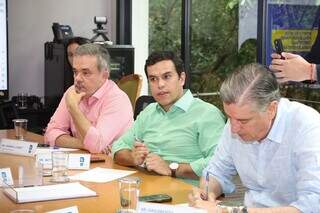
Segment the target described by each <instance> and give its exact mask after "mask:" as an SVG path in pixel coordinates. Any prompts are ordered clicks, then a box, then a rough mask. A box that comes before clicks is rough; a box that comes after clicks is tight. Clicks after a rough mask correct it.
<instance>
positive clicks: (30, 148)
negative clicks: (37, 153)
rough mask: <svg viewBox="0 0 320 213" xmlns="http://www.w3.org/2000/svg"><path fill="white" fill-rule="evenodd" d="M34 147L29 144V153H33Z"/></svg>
mask: <svg viewBox="0 0 320 213" xmlns="http://www.w3.org/2000/svg"><path fill="white" fill-rule="evenodd" d="M32 148H33V145H30V146H29V151H28V153H31V151H32Z"/></svg>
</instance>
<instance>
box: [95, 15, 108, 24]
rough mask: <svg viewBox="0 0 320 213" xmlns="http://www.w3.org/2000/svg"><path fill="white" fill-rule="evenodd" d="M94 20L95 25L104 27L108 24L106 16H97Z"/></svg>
mask: <svg viewBox="0 0 320 213" xmlns="http://www.w3.org/2000/svg"><path fill="white" fill-rule="evenodd" d="M93 20H94V23H95V24H100V25H102V24H107V23H108V20H107V17H105V16H95V17H94V19H93Z"/></svg>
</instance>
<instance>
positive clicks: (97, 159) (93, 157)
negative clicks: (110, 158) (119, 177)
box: [90, 156, 106, 163]
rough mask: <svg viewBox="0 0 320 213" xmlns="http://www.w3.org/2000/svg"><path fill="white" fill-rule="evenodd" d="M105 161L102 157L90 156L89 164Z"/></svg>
mask: <svg viewBox="0 0 320 213" xmlns="http://www.w3.org/2000/svg"><path fill="white" fill-rule="evenodd" d="M105 161H106V159H104V158H102V157H97V156H91V157H90V162H91V163H99V162H105Z"/></svg>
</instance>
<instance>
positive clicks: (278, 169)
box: [189, 64, 320, 213]
mask: <svg viewBox="0 0 320 213" xmlns="http://www.w3.org/2000/svg"><path fill="white" fill-rule="evenodd" d="M220 96H221V100H222V102H223V107H224V111H225V113H226V115H227V116H228V118H229V119H228V121H227V124H226V126H225V128H224V131H223V133H222V136H221V138H220V141H219V144H218V147H217V149H216V152H215V154H214V156H213V157H212V159H211V160H210V161H209V164H208V166H207V167H206V168H205V169H204V171H203V174H202V175H203V177H202V178H201V181H200V188H195V189H194V190H193V193H192V194H190V195H189V200H190V205H191V206H194V207H198V208H204V209H207V210H208V212H213V213H215V212H243V213H245V212H249V213H253V212H255V213H259V212H263V213H268V212H270V213H271V212H272V213H277V212H279V213H280V212H281V213H286V212H290V213H295V212H296V213H299V212H305V213H307V212H309V213H311V212H320V205H319V200H320V143H319V141H318V140H319V138H320V114H319V113H318V112H317V111H316V110H314V109H313V108H311V107H308V106H306V105H303V104H301V103H298V102H292V101H289V100H288V99H286V98H281V97H280V91H279V85H278V83H277V80H276V78H275V76H274V75H273V73H272V72H271V71H269V70H268V69H267V68H265V67H264V66H262V65H259V64H249V65H245V66H243V67H241V68H239V69H237V70H236V71H235V72H233V73H232V74H231V75H230V76H228V77H227V78H226V80H225V81H224V82H223V84H222V86H221V88H220ZM237 174H238V175H239V177H240V179H241V182H242V185H243V186H244V187H245V188H246V192H245V197H244V205H245V206H237V207H231V206H228V207H227V206H223V205H222V204H219V202H218V201H217V198H218V197H219V196H220V195H221V194H222V193H224V194H228V193H232V192H233V191H234V190H235V185H234V183H233V182H232V179H233V177H234V176H235V175H237ZM204 177H207V178H204ZM207 198H208V201H207V200H206V199H207ZM218 210H219V211H218Z"/></svg>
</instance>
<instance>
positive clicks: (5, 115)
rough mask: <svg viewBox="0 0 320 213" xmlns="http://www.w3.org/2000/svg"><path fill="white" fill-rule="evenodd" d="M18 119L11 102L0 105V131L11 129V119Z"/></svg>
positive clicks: (14, 106) (15, 109) (13, 104)
mask: <svg viewBox="0 0 320 213" xmlns="http://www.w3.org/2000/svg"><path fill="white" fill-rule="evenodd" d="M16 118H19V114H18V110H17V108H16V105H15V103H14V102H12V101H7V102H1V103H0V129H12V128H13V123H12V119H16Z"/></svg>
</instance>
